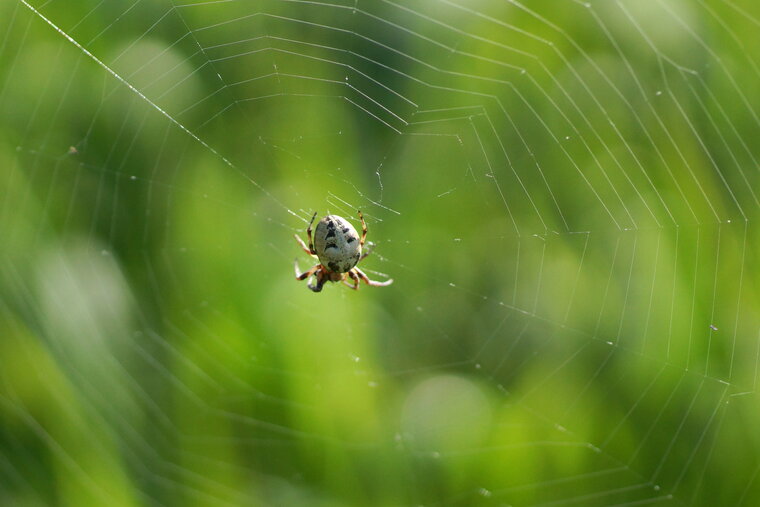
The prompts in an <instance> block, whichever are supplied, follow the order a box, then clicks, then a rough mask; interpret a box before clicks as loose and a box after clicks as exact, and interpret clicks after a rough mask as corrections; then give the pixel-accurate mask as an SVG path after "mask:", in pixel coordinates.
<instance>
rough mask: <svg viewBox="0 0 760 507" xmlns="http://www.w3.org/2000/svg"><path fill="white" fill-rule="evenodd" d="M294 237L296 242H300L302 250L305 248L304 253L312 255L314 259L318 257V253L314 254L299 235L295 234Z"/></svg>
mask: <svg viewBox="0 0 760 507" xmlns="http://www.w3.org/2000/svg"><path fill="white" fill-rule="evenodd" d="M293 236H294V237H295V238H296V241H298V244H299V245H301V248H303V251H304V252H306V253H307V254H309V255H311V256H312V257H316V256H317V255H316V254H317V253H316V252H313V251H311V250H309V247H308V246H306V243H304V241H303V240H302V239H301V237H300V236H298V234H294V235H293Z"/></svg>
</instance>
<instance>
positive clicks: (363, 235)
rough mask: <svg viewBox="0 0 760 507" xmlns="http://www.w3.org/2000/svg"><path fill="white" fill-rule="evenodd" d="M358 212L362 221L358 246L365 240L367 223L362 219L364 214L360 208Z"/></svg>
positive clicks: (362, 244)
mask: <svg viewBox="0 0 760 507" xmlns="http://www.w3.org/2000/svg"><path fill="white" fill-rule="evenodd" d="M357 211H358V212H359V220H361V221H362V239H361V240H359V246H360V247H362V246H364V242H365V241H366V240H367V223H366V222H365V221H364V215H362V212H361V210H357Z"/></svg>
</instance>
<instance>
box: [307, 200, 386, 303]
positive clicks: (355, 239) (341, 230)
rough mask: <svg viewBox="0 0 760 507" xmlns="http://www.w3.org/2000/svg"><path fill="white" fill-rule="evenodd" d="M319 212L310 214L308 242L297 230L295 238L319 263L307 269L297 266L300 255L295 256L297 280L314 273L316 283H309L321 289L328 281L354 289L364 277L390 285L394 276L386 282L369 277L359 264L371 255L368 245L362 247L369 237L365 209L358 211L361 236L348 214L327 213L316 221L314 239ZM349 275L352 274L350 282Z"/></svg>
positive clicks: (370, 283)
mask: <svg viewBox="0 0 760 507" xmlns="http://www.w3.org/2000/svg"><path fill="white" fill-rule="evenodd" d="M315 218H317V214H316V213H314V216H312V217H311V222H309V227H308V228H307V229H306V236H307V237H308V238H309V244H308V245H307V244H306V243H304V241H303V240H302V239H301V238H300V237H298V234H296V240H297V241H298V243H299V244H300V245H301V247H302V248H303V249H304V251H305V252H306V253H307V254H309V255H311V256H312V257H316V258H317V259H319V264H317V265H316V266H314V267H313V268H311V269H310V270H308V271H307V272H305V273H301V270H300V269H298V259H296V280H305V279H307V278H309V277H311V276H314V277H315V278H316V279H317V284H316V285H312V284H311V282H309V284H308V286H309V288H310V289H311V290H313V291H314V292H320V291H321V290H322V286H323V285H324V284H325V282H328V281H329V282H341V281H342V282H343V283H345V284H346V285H348V286H349V287H351V288H352V289H358V288H359V281H360V280H363V281H364V282H365V283H366V284H367V285H373V286H376V287H382V286H384V285H390V284H391V283H393V280H386V281H385V282H376V281H374V280H370V279H369V278H368V277H367V275H365V274H364V272H363V271H362V270H361V269H359V268H357V267H356V264H357V263H358V262H359V261H361V260H362V259H364V258H365V257H366V256H367V255H369V253H370V250H369V249H367V250H366V251H365V252H364V253H362V247H363V246H364V242H365V240H366V239H367V224H366V223H365V222H364V217H363V216H362V212H361V211H360V212H359V219H360V220H361V221H362V236H361V238H359V234H357V232H356V229H354V226H353V225H351V224H350V223H349V222H348V221H347V220H346V219H345V218H342V217H339V216H338V215H327V216H326V217H324V218H323V219H322V220H320V221H319V222H318V223H317V227H316V229H315V231H314V239H313V240H312V237H311V226H312V224H313V223H314V219H315ZM347 278H351V280H353V283H350V282H349V281H348V280H347Z"/></svg>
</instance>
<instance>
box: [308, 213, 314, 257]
mask: <svg viewBox="0 0 760 507" xmlns="http://www.w3.org/2000/svg"><path fill="white" fill-rule="evenodd" d="M315 218H317V212H316V211H315V212H314V214H313V215H312V216H311V222H309V227H307V228H306V235H307V236H308V237H309V253H310V254H311V255H316V253H317V251H316V250H314V240H312V239H311V225H312V224H313V223H314V219H315Z"/></svg>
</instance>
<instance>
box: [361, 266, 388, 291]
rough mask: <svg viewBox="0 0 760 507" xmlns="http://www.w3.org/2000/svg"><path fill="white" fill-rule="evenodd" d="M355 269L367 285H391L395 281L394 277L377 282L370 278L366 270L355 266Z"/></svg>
mask: <svg viewBox="0 0 760 507" xmlns="http://www.w3.org/2000/svg"><path fill="white" fill-rule="evenodd" d="M353 271H356V275H357V276H358V277H359V278H361V279H362V280H364V283H366V284H367V285H371V286H373V287H385V286H386V285H390V284H392V283H393V279H389V280H386V281H384V282H376V281H375V280H370V279H369V277H368V276H367V275H365V274H364V271H362V270H361V269H359V268H354V269H353Z"/></svg>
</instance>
